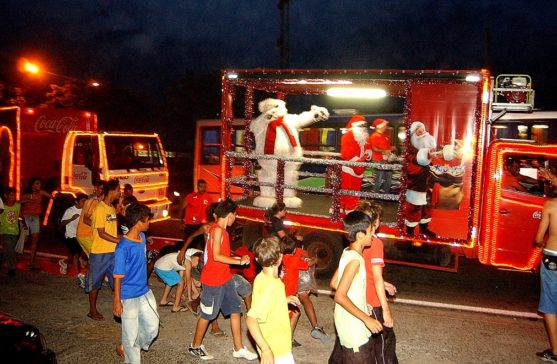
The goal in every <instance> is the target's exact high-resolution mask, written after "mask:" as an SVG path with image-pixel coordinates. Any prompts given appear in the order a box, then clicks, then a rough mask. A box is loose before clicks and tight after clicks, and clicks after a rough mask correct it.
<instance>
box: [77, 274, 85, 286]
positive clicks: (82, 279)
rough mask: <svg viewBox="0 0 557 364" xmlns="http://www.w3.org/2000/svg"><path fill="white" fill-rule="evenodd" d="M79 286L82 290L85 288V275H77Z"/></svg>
mask: <svg viewBox="0 0 557 364" xmlns="http://www.w3.org/2000/svg"><path fill="white" fill-rule="evenodd" d="M77 285H78V286H79V287H81V288H85V274H83V273H79V274H78V275H77Z"/></svg>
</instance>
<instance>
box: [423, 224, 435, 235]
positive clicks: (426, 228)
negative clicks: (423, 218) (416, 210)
mask: <svg viewBox="0 0 557 364" xmlns="http://www.w3.org/2000/svg"><path fill="white" fill-rule="evenodd" d="M428 225H429V223H425V224H420V234H422V235H425V236H427V237H428V238H435V237H436V236H437V234H435V233H434V232H433V231H431V230H429V229H428Z"/></svg>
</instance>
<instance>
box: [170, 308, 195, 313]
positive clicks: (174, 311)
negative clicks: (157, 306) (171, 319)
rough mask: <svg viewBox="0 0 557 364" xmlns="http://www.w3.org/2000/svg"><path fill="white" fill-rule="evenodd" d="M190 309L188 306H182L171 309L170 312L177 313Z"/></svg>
mask: <svg viewBox="0 0 557 364" xmlns="http://www.w3.org/2000/svg"><path fill="white" fill-rule="evenodd" d="M189 310H190V309H189V308H187V307H180V308H179V309H177V310H170V312H172V313H177V312H186V311H189Z"/></svg>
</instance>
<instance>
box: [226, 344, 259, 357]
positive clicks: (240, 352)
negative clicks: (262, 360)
mask: <svg viewBox="0 0 557 364" xmlns="http://www.w3.org/2000/svg"><path fill="white" fill-rule="evenodd" d="M232 356H233V357H235V358H238V359H246V360H255V359H257V358H259V355H257V354H256V353H252V352H251V351H249V350H248V349H246V347H245V346H244V347H243V348H241V349H240V350H238V351H236V350H233V351H232Z"/></svg>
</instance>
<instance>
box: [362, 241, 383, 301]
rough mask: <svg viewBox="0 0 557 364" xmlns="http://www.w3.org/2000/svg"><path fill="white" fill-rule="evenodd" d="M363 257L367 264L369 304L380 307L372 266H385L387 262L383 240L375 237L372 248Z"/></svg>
mask: <svg viewBox="0 0 557 364" xmlns="http://www.w3.org/2000/svg"><path fill="white" fill-rule="evenodd" d="M362 256H363V257H364V261H365V264H366V301H367V304H368V305H371V306H373V307H380V306H381V301H379V297H378V296H377V291H376V290H375V281H374V280H373V269H372V266H374V265H378V266H380V267H384V266H385V262H384V261H383V242H382V241H381V239H379V238H377V237H374V238H373V240H372V241H371V246H370V247H367V248H365V249H364V251H363V252H362Z"/></svg>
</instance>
